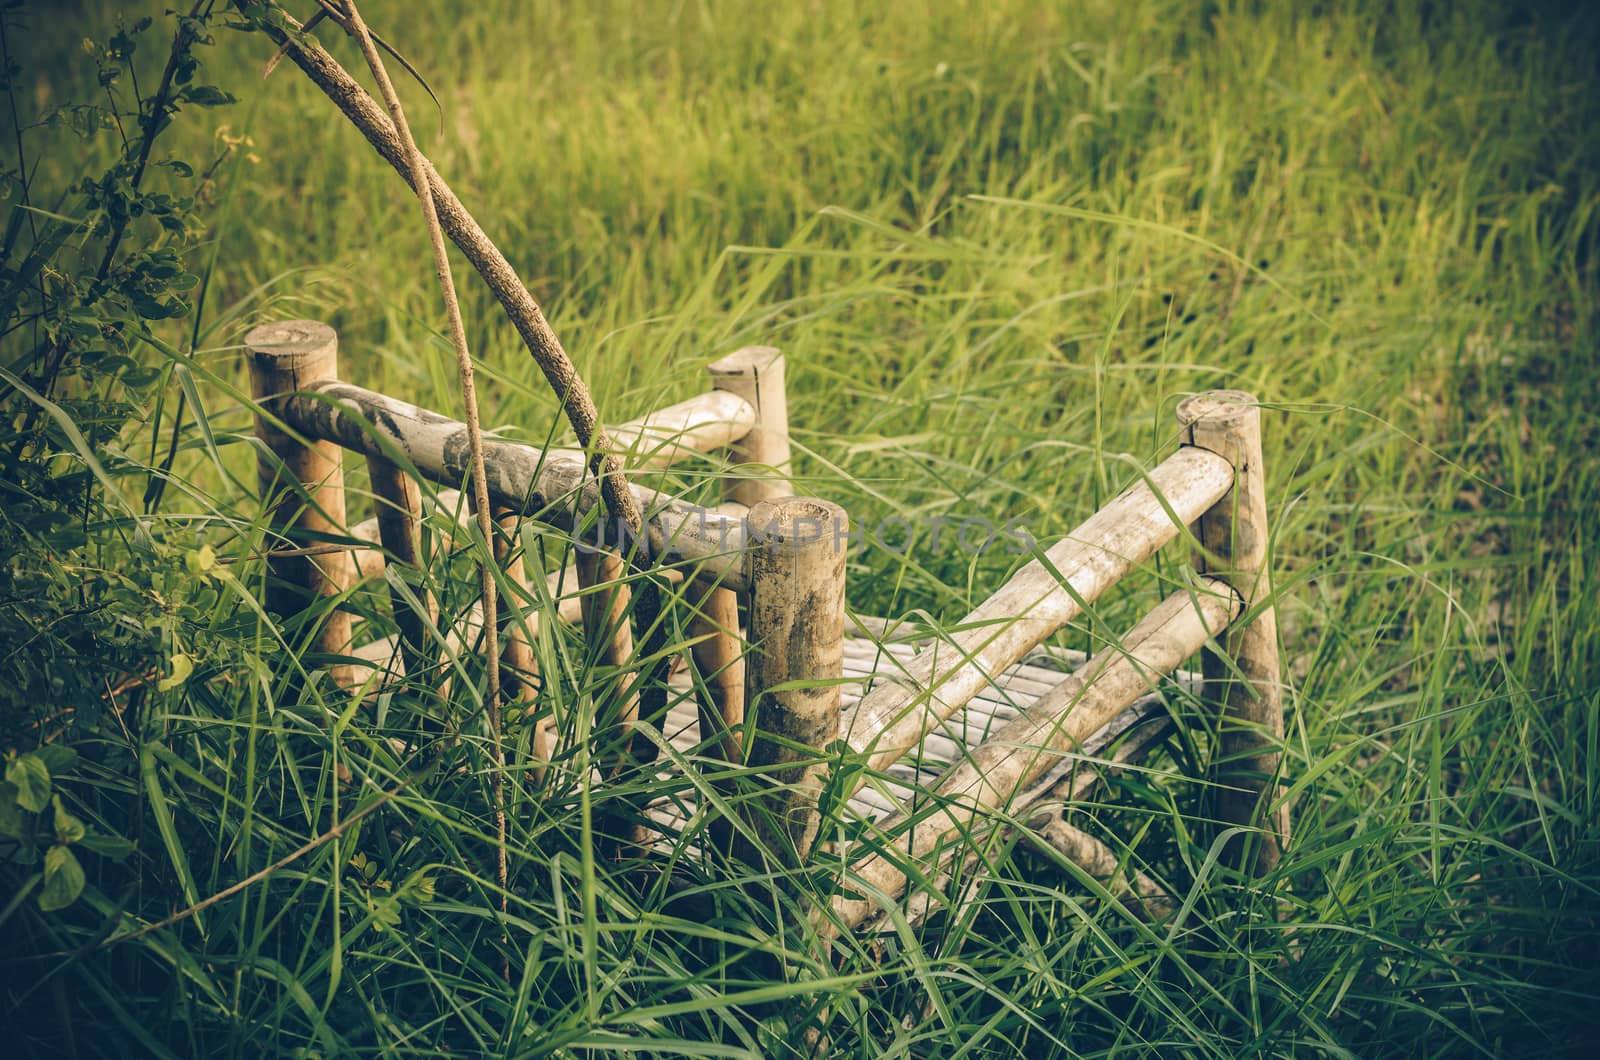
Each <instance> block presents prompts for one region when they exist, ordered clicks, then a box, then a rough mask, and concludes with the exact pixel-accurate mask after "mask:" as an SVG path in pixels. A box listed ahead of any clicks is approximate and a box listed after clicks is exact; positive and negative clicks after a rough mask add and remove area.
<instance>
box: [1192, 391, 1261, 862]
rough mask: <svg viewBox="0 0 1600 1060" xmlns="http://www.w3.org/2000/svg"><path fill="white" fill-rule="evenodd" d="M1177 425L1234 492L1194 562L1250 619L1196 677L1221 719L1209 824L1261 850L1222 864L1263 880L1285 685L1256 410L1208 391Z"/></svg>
mask: <svg viewBox="0 0 1600 1060" xmlns="http://www.w3.org/2000/svg"><path fill="white" fill-rule="evenodd" d="M1177 416H1178V425H1179V426H1180V427H1181V428H1182V430H1183V435H1184V443H1185V445H1186V446H1189V447H1192V448H1195V449H1199V450H1203V451H1208V452H1212V453H1216V454H1217V455H1218V456H1221V457H1222V458H1223V459H1224V460H1226V461H1228V463H1229V464H1230V465H1232V467H1233V468H1234V485H1233V488H1232V489H1231V490H1229V491H1228V492H1227V493H1226V494H1224V495H1223V496H1222V497H1221V498H1220V499H1219V500H1218V501H1217V503H1216V504H1215V505H1213V506H1212V507H1211V508H1210V509H1209V510H1207V511H1206V512H1205V514H1204V515H1202V516H1201V517H1200V520H1199V527H1198V532H1197V535H1196V536H1197V537H1198V539H1199V542H1200V545H1201V547H1202V549H1203V551H1202V552H1201V553H1199V554H1197V555H1196V556H1195V563H1196V566H1198V567H1199V569H1200V570H1201V571H1204V572H1207V573H1209V574H1211V575H1213V576H1214V577H1216V578H1219V579H1221V580H1223V581H1225V582H1227V583H1228V584H1229V585H1231V586H1232V587H1233V589H1234V591H1235V592H1237V593H1238V594H1239V595H1240V597H1242V598H1243V599H1244V601H1245V607H1246V610H1247V611H1249V612H1251V613H1252V617H1251V620H1250V621H1249V622H1247V623H1244V624H1241V625H1239V626H1236V627H1234V628H1232V629H1230V630H1229V631H1228V634H1227V636H1226V637H1225V638H1224V640H1223V642H1222V654H1221V655H1216V654H1214V653H1209V652H1208V653H1207V655H1206V658H1205V661H1204V663H1203V668H1204V673H1205V676H1206V690H1207V691H1206V698H1207V699H1208V700H1209V701H1211V702H1212V703H1215V704H1217V705H1218V706H1219V707H1220V708H1221V710H1222V719H1221V727H1220V732H1219V742H1220V747H1219V748H1218V755H1217V760H1216V765H1217V768H1216V776H1215V781H1216V785H1217V787H1216V791H1217V819H1218V820H1219V821H1220V822H1222V823H1223V824H1226V825H1238V826H1243V827H1245V828H1249V829H1253V830H1256V832H1257V833H1258V835H1259V841H1258V842H1255V843H1243V842H1240V843H1234V844H1232V845H1231V846H1230V856H1231V857H1232V859H1233V860H1234V862H1235V863H1236V864H1238V865H1240V866H1241V867H1243V868H1246V869H1249V868H1251V867H1254V868H1255V869H1256V870H1258V871H1260V872H1270V871H1271V870H1272V869H1273V868H1274V867H1276V865H1277V864H1278V861H1279V859H1280V858H1281V857H1282V854H1283V848H1284V846H1285V845H1286V844H1287V843H1288V841H1289V807H1288V805H1287V804H1286V803H1285V802H1284V801H1283V790H1282V787H1281V786H1280V785H1279V783H1278V775H1279V767H1280V762H1279V750H1278V749H1279V748H1280V747H1282V746H1283V678H1282V673H1281V669H1280V664H1279V658H1278V617H1277V611H1276V609H1275V607H1274V606H1273V602H1272V572H1271V568H1270V566H1269V563H1268V555H1267V553H1268V546H1269V535H1268V530H1267V494H1266V474H1265V467H1264V464H1263V460H1262V455H1261V409H1260V406H1259V404H1258V403H1257V401H1256V399H1255V396H1254V395H1252V394H1247V393H1244V392H1243V391H1239V390H1212V391H1209V392H1207V393H1203V394H1196V395H1194V396H1193V397H1190V398H1187V399H1185V400H1184V401H1183V402H1182V403H1180V404H1179V405H1178V410H1177ZM1252 848H1253V850H1252Z"/></svg>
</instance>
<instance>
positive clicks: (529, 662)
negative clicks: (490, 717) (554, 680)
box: [494, 508, 560, 784]
mask: <svg viewBox="0 0 1600 1060" xmlns="http://www.w3.org/2000/svg"><path fill="white" fill-rule="evenodd" d="M495 520H496V523H497V525H498V526H499V529H500V533H497V534H496V535H495V538H494V558H495V563H496V565H498V566H499V568H500V570H501V572H502V573H503V574H504V575H505V579H506V586H507V588H508V589H509V590H510V591H509V592H505V593H501V594H500V595H499V596H498V597H497V598H496V603H497V605H498V610H499V613H500V614H499V618H500V628H501V641H500V644H501V649H500V694H501V698H502V699H503V700H504V701H505V702H507V703H516V704H520V705H521V706H522V708H523V709H524V710H525V711H526V712H527V717H528V718H529V721H528V724H531V725H532V726H533V757H534V759H535V760H536V762H535V764H534V766H533V768H532V770H531V772H532V776H533V782H534V783H535V784H538V783H540V782H542V781H543V780H544V774H545V768H546V765H545V763H548V762H549V761H550V759H551V758H552V757H553V756H554V755H555V749H556V729H555V721H554V719H553V718H541V717H536V716H535V713H534V710H535V707H536V706H537V704H538V699H539V685H538V680H539V656H538V654H537V653H536V652H535V651H534V644H533V638H534V637H537V636H539V614H538V612H536V611H535V612H532V613H530V612H529V611H528V605H529V604H530V603H532V602H533V594H532V592H531V591H530V590H529V582H528V565H527V560H526V553H525V551H524V549H523V548H522V547H521V531H522V517H521V516H519V515H517V514H516V513H514V512H510V511H508V510H506V509H504V508H501V509H498V510H497V511H496V512H495ZM559 613H560V612H559V610H558V611H557V614H558V616H559Z"/></svg>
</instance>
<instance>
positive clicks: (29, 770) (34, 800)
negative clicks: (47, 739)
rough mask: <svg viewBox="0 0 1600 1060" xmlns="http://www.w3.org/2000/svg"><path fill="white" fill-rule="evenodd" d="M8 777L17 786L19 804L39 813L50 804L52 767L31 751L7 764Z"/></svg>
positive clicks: (25, 808)
mask: <svg viewBox="0 0 1600 1060" xmlns="http://www.w3.org/2000/svg"><path fill="white" fill-rule="evenodd" d="M6 779H7V780H9V781H10V782H11V783H13V784H15V785H16V786H17V805H18V806H21V807H22V808H23V809H24V810H31V811H32V812H34V813H38V812H39V811H40V810H42V809H44V808H45V807H46V806H48V805H50V767H49V766H47V765H45V764H44V759H42V758H40V757H39V756H38V755H36V754H34V753H32V752H31V751H30V752H29V753H28V754H25V755H18V756H17V757H15V758H13V759H12V760H11V761H10V762H9V763H7V765H6Z"/></svg>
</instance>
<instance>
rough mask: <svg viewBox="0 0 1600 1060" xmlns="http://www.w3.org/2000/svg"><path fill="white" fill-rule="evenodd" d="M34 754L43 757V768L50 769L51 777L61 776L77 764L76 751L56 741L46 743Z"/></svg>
mask: <svg viewBox="0 0 1600 1060" xmlns="http://www.w3.org/2000/svg"><path fill="white" fill-rule="evenodd" d="M34 754H36V755H38V756H39V757H40V758H42V759H44V764H45V768H47V769H49V770H50V775H51V776H52V777H63V776H65V775H67V774H68V773H70V772H72V768H73V767H74V766H76V765H77V764H78V752H76V751H74V750H73V749H72V748H70V747H62V746H61V745H60V744H58V743H47V744H45V745H44V746H43V747H41V748H39V749H38V750H37V751H35V752H34Z"/></svg>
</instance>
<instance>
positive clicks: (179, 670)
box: [156, 652, 194, 692]
mask: <svg viewBox="0 0 1600 1060" xmlns="http://www.w3.org/2000/svg"><path fill="white" fill-rule="evenodd" d="M192 673H194V660H193V659H191V658H189V656H187V655H185V654H184V653H183V652H178V653H177V654H176V655H174V656H173V657H172V673H170V674H168V675H167V676H166V677H163V678H162V679H161V680H159V681H157V682H156V691H157V692H171V691H172V690H173V689H174V688H177V687H178V686H179V685H181V684H183V683H184V682H185V681H187V680H189V675H190V674H192Z"/></svg>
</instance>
